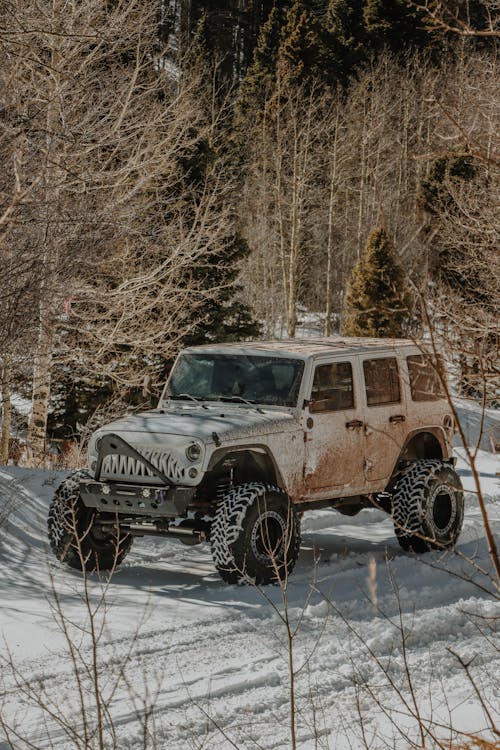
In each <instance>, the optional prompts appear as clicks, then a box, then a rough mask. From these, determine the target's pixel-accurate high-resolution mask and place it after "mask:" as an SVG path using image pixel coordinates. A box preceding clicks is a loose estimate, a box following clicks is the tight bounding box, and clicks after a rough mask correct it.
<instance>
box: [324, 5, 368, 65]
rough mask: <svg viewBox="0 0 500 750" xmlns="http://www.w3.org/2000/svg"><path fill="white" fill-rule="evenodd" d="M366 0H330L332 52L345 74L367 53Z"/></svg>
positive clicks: (328, 18) (328, 20)
mask: <svg viewBox="0 0 500 750" xmlns="http://www.w3.org/2000/svg"><path fill="white" fill-rule="evenodd" d="M363 9H364V0H330V2H329V4H328V12H327V28H328V32H329V43H330V48H331V50H332V54H334V55H336V57H337V59H338V61H339V62H338V66H339V68H341V69H342V72H343V74H344V75H347V73H348V72H349V71H350V70H352V68H353V67H354V66H356V65H358V64H359V63H360V62H361V61H362V60H363V58H364V55H365V54H366V44H367V32H366V27H365V24H364V20H363Z"/></svg>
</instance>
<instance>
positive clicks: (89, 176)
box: [0, 0, 231, 463]
mask: <svg viewBox="0 0 500 750" xmlns="http://www.w3.org/2000/svg"><path fill="white" fill-rule="evenodd" d="M155 23H156V18H155V11H154V8H152V9H150V10H148V9H147V8H144V7H143V4H141V3H138V2H134V3H122V2H119V3H116V4H113V5H112V6H103V5H102V3H100V2H98V0H86V2H85V3H82V4H78V5H68V4H67V3H64V2H61V0H53V1H52V2H51V3H49V4H48V5H44V6H40V5H39V4H38V3H34V2H28V3H24V2H20V0H15V1H14V2H12V3H8V4H5V5H4V6H3V8H2V28H3V29H6V31H4V32H3V33H2V34H1V36H0V45H1V48H2V54H3V57H4V60H5V67H6V71H7V76H6V87H5V102H6V106H5V111H6V116H5V118H4V124H3V127H4V128H5V131H6V132H7V133H8V135H9V137H10V141H11V143H12V144H14V143H18V142H19V141H21V142H22V158H20V159H18V165H17V174H18V179H19V182H20V184H21V186H22V185H24V184H28V178H27V175H28V174H30V175H32V178H31V182H30V189H29V196H26V197H25V198H24V200H23V201H22V202H21V203H18V204H17V205H16V206H14V207H13V209H12V212H11V213H12V215H13V216H14V218H15V221H14V222H13V225H12V226H13V229H12V230H11V232H10V237H9V243H10V247H11V248H12V253H13V254H14V255H15V253H16V252H17V251H18V249H19V248H20V247H23V246H24V247H26V249H27V252H28V255H29V257H30V258H31V259H32V260H35V261H36V264H37V268H38V269H41V273H40V272H39V274H38V277H37V288H36V293H35V301H34V305H33V307H34V311H36V317H37V323H36V327H37V334H36V342H35V343H34V345H33V348H34V361H33V375H32V392H33V410H32V416H31V420H30V425H29V435H28V440H29V444H30V448H31V451H32V455H33V460H34V461H35V462H37V463H39V462H41V461H42V460H43V455H44V447H45V446H44V443H45V432H46V422H47V413H48V408H49V399H50V392H51V372H52V370H53V366H54V364H55V363H58V362H61V363H63V364H64V365H70V366H74V365H79V366H80V367H81V368H83V369H84V370H86V371H87V372H94V373H100V374H105V375H106V376H109V377H112V378H113V379H114V380H115V381H116V382H118V383H120V384H122V385H130V384H137V383H140V382H142V380H143V378H144V372H140V369H141V367H140V366H141V362H142V363H144V362H146V361H149V362H150V361H151V357H153V356H155V355H164V356H171V355H172V352H173V351H174V350H175V347H176V345H177V344H178V341H179V340H180V339H181V338H182V336H183V335H185V334H186V332H187V331H188V330H189V329H190V327H191V326H192V325H193V321H194V319H195V318H196V315H197V314H198V318H199V317H200V316H201V315H202V312H200V311H201V308H202V307H203V304H204V302H205V301H206V298H207V296H208V295H210V290H207V289H206V288H203V285H202V284H200V282H199V280H198V281H197V280H196V278H195V274H193V272H192V269H193V266H194V265H195V264H199V265H200V264H202V263H203V258H207V257H208V256H209V255H210V254H213V253H216V252H220V249H221V247H224V243H225V242H227V237H228V234H229V233H230V230H231V214H230V207H229V202H228V201H227V200H226V199H227V198H228V195H229V192H230V190H231V181H230V180H227V179H225V178H224V175H223V174H222V170H221V168H220V165H215V166H214V167H213V168H212V169H211V170H209V171H208V172H207V174H206V176H205V182H204V184H203V185H201V186H200V185H199V184H198V185H197V186H196V190H194V189H193V187H192V185H191V184H190V182H189V180H187V179H186V171H185V168H184V166H183V161H185V160H187V159H189V158H190V157H191V156H192V154H193V153H194V150H195V148H196V145H197V144H198V143H199V141H200V139H201V138H203V137H204V134H205V133H207V132H208V131H209V127H210V126H211V122H210V118H207V116H206V114H205V113H204V112H203V110H202V106H201V104H200V102H199V100H198V98H197V95H196V93H197V92H199V83H198V82H197V81H188V80H187V79H186V77H185V76H177V77H170V78H169V77H168V76H167V74H166V72H165V66H164V65H163V58H162V52H161V50H159V49H158V48H157V37H156V26H155Z"/></svg>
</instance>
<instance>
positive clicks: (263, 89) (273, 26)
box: [236, 5, 285, 119]
mask: <svg viewBox="0 0 500 750" xmlns="http://www.w3.org/2000/svg"><path fill="white" fill-rule="evenodd" d="M284 21H285V12H284V10H283V9H282V8H281V7H279V6H278V5H275V6H274V7H273V9H272V10H271V12H270V14H269V16H268V18H267V21H266V22H265V23H264V24H263V26H262V28H261V30H260V34H259V38H258V41H257V46H256V47H255V50H254V53H253V62H252V65H251V66H250V68H249V69H248V71H247V74H246V76H245V78H244V79H243V83H242V84H241V87H240V91H239V94H238V101H237V105H236V106H237V110H238V116H239V119H241V117H242V115H244V114H245V112H247V111H248V110H254V109H255V108H256V107H257V108H261V107H262V106H263V105H264V103H265V101H266V99H267V98H268V97H269V95H270V94H271V92H272V91H273V89H274V85H275V83H276V65H277V61H278V52H279V48H280V44H281V36H282V28H283V25H284Z"/></svg>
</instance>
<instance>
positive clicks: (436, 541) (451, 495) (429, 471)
mask: <svg viewBox="0 0 500 750" xmlns="http://www.w3.org/2000/svg"><path fill="white" fill-rule="evenodd" d="M392 507H393V520H394V530H395V532H396V537H397V538H398V541H399V544H400V545H401V547H402V548H403V549H405V550H413V551H414V552H427V551H428V550H431V549H449V548H450V547H453V546H454V544H455V542H456V540H457V539H458V536H459V534H460V531H461V528H462V523H463V518H464V496H463V490H462V483H461V481H460V477H459V476H458V474H457V473H456V471H455V470H454V469H453V467H452V466H450V465H449V464H447V463H443V462H442V461H438V460H435V459H427V460H423V461H416V462H415V463H414V464H412V465H411V466H409V467H408V468H406V469H404V471H403V472H402V473H401V475H400V477H399V479H398V481H397V482H396V486H395V487H394V492H393V497H392Z"/></svg>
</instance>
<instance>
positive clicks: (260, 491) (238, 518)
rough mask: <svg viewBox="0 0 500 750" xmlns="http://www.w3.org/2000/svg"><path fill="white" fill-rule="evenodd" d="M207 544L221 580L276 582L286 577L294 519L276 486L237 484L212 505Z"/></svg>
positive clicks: (291, 562)
mask: <svg viewBox="0 0 500 750" xmlns="http://www.w3.org/2000/svg"><path fill="white" fill-rule="evenodd" d="M210 546H211V550H212V558H213V561H214V564H215V567H216V568H217V571H218V572H219V574H220V576H221V578H222V579H223V580H224V581H226V583H245V582H246V583H255V584H257V585H262V584H267V583H278V581H279V580H281V581H283V580H286V578H287V576H288V575H289V574H290V573H291V572H292V570H293V568H294V566H295V563H296V561H297V558H298V555H299V549H300V520H299V517H298V515H297V513H296V512H295V509H294V507H293V505H292V504H291V503H290V500H289V498H288V496H287V495H286V493H285V492H283V491H282V490H281V489H279V487H274V486H272V485H266V484H261V483H259V482H252V483H248V484H240V485H237V486H236V487H233V488H232V489H231V490H229V492H227V493H226V495H225V496H224V497H223V498H222V500H221V501H220V503H219V505H218V506H217V510H216V514H215V517H214V520H213V521H212V526H211V529H210ZM271 550H274V552H273V553H271Z"/></svg>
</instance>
